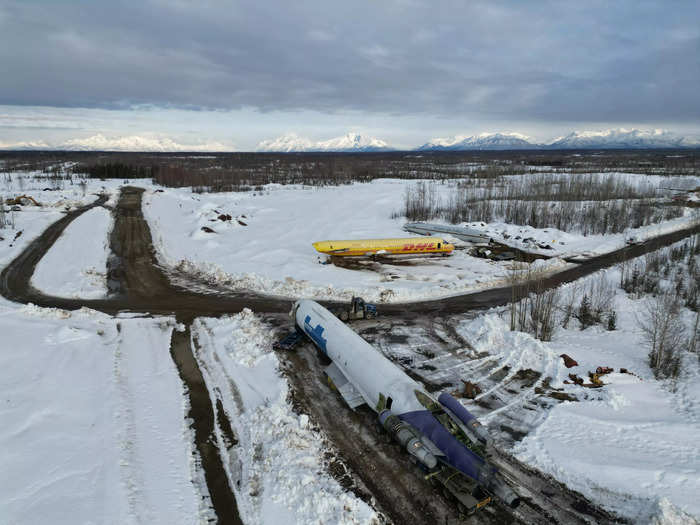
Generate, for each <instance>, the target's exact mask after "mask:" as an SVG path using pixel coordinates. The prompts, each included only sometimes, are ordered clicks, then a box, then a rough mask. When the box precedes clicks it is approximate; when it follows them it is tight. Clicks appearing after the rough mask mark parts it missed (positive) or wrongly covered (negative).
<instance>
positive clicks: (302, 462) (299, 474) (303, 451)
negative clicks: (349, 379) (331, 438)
mask: <svg viewBox="0 0 700 525" xmlns="http://www.w3.org/2000/svg"><path fill="white" fill-rule="evenodd" d="M192 334H193V339H194V340H195V344H196V345H197V346H198V347H199V350H198V360H199V362H200V366H201V368H202V372H203V374H204V378H205V382H206V384H207V388H208V389H209V392H210V395H211V397H212V402H213V403H216V401H217V399H219V400H220V401H221V403H222V404H223V407H224V410H225V411H226V413H227V415H228V417H229V419H230V422H231V425H232V430H233V433H234V434H235V438H236V439H237V441H238V443H237V444H236V445H233V446H231V445H230V444H229V446H226V441H225V437H224V436H221V435H219V436H218V438H219V448H220V450H221V451H222V455H225V456H228V457H226V458H225V460H224V465H226V468H227V474H228V476H229V480H230V485H231V486H232V487H236V490H235V492H236V502H237V504H238V508H239V513H240V515H241V518H242V519H243V521H244V522H245V523H261V524H276V523H299V524H302V523H343V524H351V523H378V521H377V516H376V515H375V512H374V511H373V510H372V509H371V508H370V507H369V506H368V505H367V504H366V503H365V502H364V501H362V500H360V499H358V498H357V497H355V496H353V495H352V494H350V493H348V492H346V491H345V489H343V488H342V487H341V486H340V484H339V483H338V482H337V481H336V480H335V479H333V478H332V477H331V476H330V475H329V474H328V472H327V470H326V469H325V464H324V453H326V452H327V449H326V448H325V447H324V444H323V439H322V437H321V435H320V434H319V433H318V432H317V431H316V430H315V429H314V428H313V427H312V425H311V424H310V422H309V418H308V416H306V415H304V414H302V415H299V414H297V413H295V412H294V410H293V409H292V405H291V403H290V401H289V399H288V395H289V387H288V384H287V381H286V379H285V378H284V377H283V376H282V375H281V373H280V369H279V367H280V363H279V361H278V359H277V356H276V355H275V353H274V351H272V339H271V336H270V332H269V329H268V328H267V327H266V326H265V325H264V324H263V323H262V322H261V321H260V319H259V318H258V317H257V316H256V315H255V314H253V313H252V312H251V311H250V310H247V309H246V310H244V311H243V312H241V313H240V314H237V315H234V316H232V317H228V318H221V319H198V320H196V321H195V323H194V324H193V327H192Z"/></svg>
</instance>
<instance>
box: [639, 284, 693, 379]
mask: <svg viewBox="0 0 700 525" xmlns="http://www.w3.org/2000/svg"><path fill="white" fill-rule="evenodd" d="M637 323H638V325H639V328H640V329H641V330H642V334H643V337H644V341H645V342H646V344H647V346H648V347H649V366H650V367H651V368H652V369H653V370H654V375H655V376H656V377H659V378H667V377H676V376H677V375H678V372H679V365H680V356H681V352H682V351H683V348H684V346H685V343H686V328H685V324H684V323H683V320H682V318H681V305H680V302H679V301H678V298H677V297H676V296H675V294H673V293H664V294H660V295H657V296H656V297H653V298H651V299H649V300H648V301H646V303H645V304H644V307H643V308H642V312H641V314H640V315H639V316H638V317H637Z"/></svg>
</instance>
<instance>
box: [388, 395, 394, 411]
mask: <svg viewBox="0 0 700 525" xmlns="http://www.w3.org/2000/svg"><path fill="white" fill-rule="evenodd" d="M393 402H394V400H393V399H391V398H390V397H388V398H387V399H386V409H387V410H391V404H392V403H393Z"/></svg>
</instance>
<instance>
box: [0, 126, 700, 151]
mask: <svg viewBox="0 0 700 525" xmlns="http://www.w3.org/2000/svg"><path fill="white" fill-rule="evenodd" d="M642 148H700V138H698V137H688V136H683V135H679V134H676V133H672V132H670V131H667V130H660V129H654V130H639V129H624V128H617V129H608V130H604V131H574V132H571V133H569V134H568V135H565V136H562V137H558V138H556V139H554V140H553V141H551V142H545V143H542V142H539V143H538V142H534V141H532V140H530V138H529V137H528V136H526V135H522V134H520V133H512V132H501V133H481V134H479V135H471V136H468V135H457V136H454V137H449V138H435V139H432V140H430V141H429V142H426V143H425V144H423V145H422V146H420V147H418V148H415V149H412V150H410V151H482V150H490V151H498V150H525V149H542V150H548V149H642ZM400 149H401V148H396V147H392V146H391V145H389V144H388V143H387V142H385V141H384V140H381V139H378V138H375V137H371V136H367V135H361V134H359V133H347V134H346V135H343V136H341V137H336V138H332V139H329V140H322V141H313V140H311V139H308V138H306V137H301V136H299V135H297V134H295V133H289V134H286V135H282V136H280V137H277V138H275V139H270V140H263V141H262V142H260V143H258V145H257V147H256V149H255V151H260V152H275V153H290V152H372V151H394V150H400ZM0 150H66V151H143V152H228V151H237V150H236V148H234V147H233V146H231V145H227V144H222V143H220V142H209V143H199V144H183V143H179V142H176V141H174V140H172V139H170V138H168V137H163V136H150V135H149V136H140V135H130V136H121V137H105V136H104V135H102V134H97V135H93V136H91V137H87V138H75V139H70V140H67V141H64V142H62V143H47V142H46V141H25V142H11V143H8V142H1V141H0ZM406 151H409V150H406Z"/></svg>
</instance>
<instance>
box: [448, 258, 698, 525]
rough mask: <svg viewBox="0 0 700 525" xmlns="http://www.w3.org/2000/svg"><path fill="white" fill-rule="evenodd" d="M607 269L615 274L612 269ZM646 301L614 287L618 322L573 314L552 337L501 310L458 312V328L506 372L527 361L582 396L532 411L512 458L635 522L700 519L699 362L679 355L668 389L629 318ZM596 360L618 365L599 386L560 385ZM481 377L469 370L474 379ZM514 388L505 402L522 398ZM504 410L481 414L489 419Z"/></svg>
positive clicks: (583, 374)
mask: <svg viewBox="0 0 700 525" xmlns="http://www.w3.org/2000/svg"><path fill="white" fill-rule="evenodd" d="M599 275H600V274H598V275H595V276H591V277H589V278H588V279H597V278H599ZM606 275H607V276H608V278H609V279H611V280H613V281H619V273H618V272H617V270H608V271H607V272H606ZM646 300H648V299H646V298H643V299H633V298H631V296H628V295H627V294H625V293H624V292H623V291H621V290H618V292H617V295H616V296H615V310H616V311H617V314H618V323H617V326H618V328H617V330H615V331H607V330H605V329H604V328H603V327H601V326H600V325H596V326H593V327H590V328H587V329H586V330H583V331H581V330H579V329H578V327H577V326H576V325H578V323H577V322H576V321H572V323H571V324H570V325H569V328H568V329H561V328H560V329H558V331H557V332H556V333H555V336H554V339H553V341H552V342H550V343H543V342H541V341H538V340H535V339H534V338H532V337H531V336H530V335H528V334H524V333H520V332H509V331H508V322H507V319H505V320H504V319H503V318H502V317H500V316H499V314H498V313H489V314H486V315H485V316H482V317H479V318H476V319H474V320H468V321H464V322H463V323H462V324H461V325H460V327H459V331H460V333H461V334H462V335H463V336H464V337H465V338H466V339H467V340H469V341H470V342H471V343H472V344H473V346H474V348H475V349H476V350H477V351H479V352H488V356H486V357H484V358H483V359H490V360H494V359H495V360H498V361H499V366H508V367H510V368H509V372H508V373H509V374H513V373H515V372H516V371H517V370H520V369H526V368H530V369H532V370H535V371H537V372H541V373H542V377H541V378H540V380H539V381H540V382H541V381H542V379H544V378H545V377H547V376H548V377H551V378H552V381H551V386H552V387H554V388H561V389H563V392H564V393H568V394H571V395H574V396H576V397H577V398H578V399H579V401H576V402H571V401H564V402H562V403H559V404H557V405H556V406H555V407H554V408H552V409H551V410H550V411H548V412H544V413H542V414H540V415H539V416H537V417H531V420H532V421H533V422H534V423H535V424H539V426H537V428H536V429H535V430H534V431H532V432H530V433H529V434H528V435H527V436H526V437H525V438H524V439H523V440H522V441H520V442H518V443H516V445H515V447H514V449H513V451H512V452H513V453H514V454H515V455H516V457H517V458H518V459H520V460H521V461H523V462H525V463H527V464H529V465H532V466H534V467H536V468H538V469H540V470H542V471H543V472H545V473H547V474H551V475H552V476H554V477H555V478H556V479H558V480H559V481H562V482H563V483H565V484H566V485H567V486H569V487H571V488H573V489H575V490H577V491H579V492H581V493H583V494H584V495H585V496H587V497H589V498H591V499H592V500H594V501H596V502H599V503H600V504H602V505H603V506H605V507H607V508H609V509H610V510H612V511H614V512H616V513H618V514H621V515H623V516H626V517H628V518H630V519H632V520H633V521H634V522H636V523H648V522H649V521H650V520H652V521H653V520H657V522H659V523H692V522H694V520H699V519H700V501H699V500H698V498H697V495H698V494H700V443H698V440H697V436H698V435H700V361H699V360H698V356H697V355H695V354H686V355H685V358H684V359H685V360H684V367H683V368H684V373H683V374H682V376H681V377H680V378H679V380H678V382H677V384H676V387H675V389H674V387H673V385H672V384H670V383H667V382H662V381H658V380H656V379H654V375H653V373H652V371H651V369H650V368H649V366H648V359H647V352H648V351H647V349H646V347H645V346H644V345H643V344H642V336H641V332H640V330H639V328H638V324H637V321H636V318H637V313H638V312H640V311H641V308H642V304H643V302H644V301H646ZM501 315H503V316H504V317H507V315H508V314H507V313H502V314H501ZM562 353H566V354H568V355H569V356H571V357H572V358H574V359H575V360H576V361H577V362H578V366H575V367H573V368H570V369H567V368H565V367H564V366H563V360H561V359H558V358H557V356H559V355H560V354H562ZM553 360H558V362H557V361H553ZM477 364H478V363H477ZM599 366H608V367H611V368H614V369H615V373H611V374H607V375H604V376H602V380H603V382H604V383H605V386H604V387H603V388H601V389H586V388H584V387H581V386H578V385H575V384H564V381H565V380H567V379H568V374H569V373H573V374H577V375H579V376H580V377H583V378H584V379H586V380H587V374H588V372H589V371H593V372H594V371H595V370H596V368H597V367H599ZM620 368H626V369H627V370H629V371H630V372H632V374H633V375H632V374H626V373H619V370H620ZM479 379H480V378H479V377H476V376H475V377H470V380H472V381H473V382H475V383H477V384H478V383H479ZM486 395H488V392H483V393H482V394H481V395H480V396H479V397H483V396H486ZM521 397H522V396H516V397H515V398H514V400H513V402H512V403H511V405H513V404H515V403H522V402H523V401H524V398H523V399H521ZM466 403H467V406H469V403H470V402H466ZM476 408H477V413H478V407H476ZM512 408H513V407H512V406H507V407H504V408H503V409H512ZM503 409H499V410H497V411H492V412H490V413H488V414H487V415H486V416H485V417H482V420H483V421H485V422H487V423H488V422H489V421H490V420H491V419H492V418H493V417H494V416H495V415H496V413H497V412H498V411H501V410H503ZM674 517H675V518H674ZM674 519H676V521H673V520H674Z"/></svg>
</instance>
